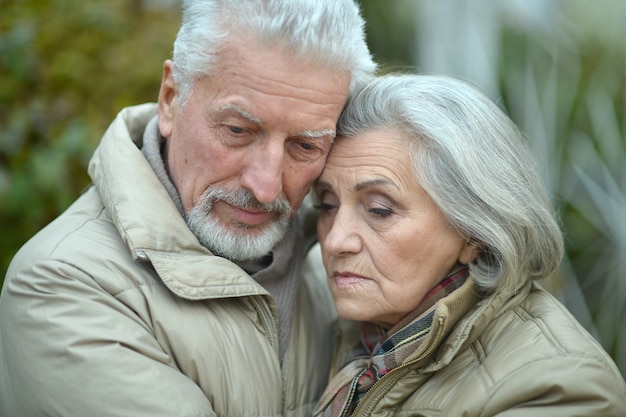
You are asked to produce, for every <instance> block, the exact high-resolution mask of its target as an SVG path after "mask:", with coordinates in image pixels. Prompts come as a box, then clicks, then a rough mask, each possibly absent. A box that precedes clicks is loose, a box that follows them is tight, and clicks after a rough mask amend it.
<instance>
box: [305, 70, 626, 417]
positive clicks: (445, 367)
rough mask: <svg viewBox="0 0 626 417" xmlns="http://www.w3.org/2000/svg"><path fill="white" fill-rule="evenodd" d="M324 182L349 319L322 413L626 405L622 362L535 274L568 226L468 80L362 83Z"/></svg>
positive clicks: (322, 195) (554, 262) (531, 411)
mask: <svg viewBox="0 0 626 417" xmlns="http://www.w3.org/2000/svg"><path fill="white" fill-rule="evenodd" d="M339 133H340V136H339V137H338V140H337V141H336V143H335V145H334V146H333V149H332V151H331V153H330V155H329V158H328V162H327V165H326V168H325V169H324V172H323V173H322V175H321V177H320V178H319V179H318V181H317V182H316V184H315V193H316V195H317V198H318V202H319V209H320V217H319V222H318V235H319V238H320V243H321V249H322V256H323V260H324V265H325V267H326V271H327V276H328V284H329V286H330V290H331V292H332V295H333V298H334V300H335V304H336V306H337V312H338V313H339V315H340V316H341V317H342V318H343V319H347V320H342V323H341V324H342V329H341V330H342V332H341V333H340V338H339V340H338V345H337V347H336V348H337V352H336V355H335V357H336V363H335V369H333V371H332V372H333V375H334V377H333V378H332V380H331V382H330V384H329V386H328V388H327V390H326V392H325V393H324V395H323V396H322V398H321V400H320V402H319V404H318V407H317V410H316V415H319V416H322V415H323V416H347V415H358V416H370V415H372V416H389V415H399V416H448V417H452V416H495V415H497V416H533V417H538V416H546V417H547V416H549V417H554V416H574V415H576V416H596V417H597V416H624V415H626V386H625V383H624V379H623V377H622V376H621V375H620V373H619V371H618V369H617V368H616V366H615V364H614V363H613V361H612V360H611V358H610V357H609V355H608V354H607V353H606V352H605V351H604V350H603V349H602V347H601V346H600V345H599V344H598V343H597V342H596V341H595V340H594V339H593V338H592V337H591V336H590V335H589V333H587V332H586V331H585V330H584V329H583V327H582V326H581V325H580V324H579V323H578V322H577V321H576V320H575V319H574V317H573V316H572V315H571V314H570V313H569V312H568V311H567V310H566V309H565V308H564V307H563V306H562V305H561V304H560V303H559V302H558V301H557V300H556V299H555V298H554V297H553V296H551V295H550V294H549V293H548V292H546V291H544V290H542V289H541V288H540V287H539V285H538V284H537V283H536V282H535V281H537V280H539V279H541V278H545V277H547V276H549V275H550V274H552V273H554V272H555V271H557V269H558V267H559V264H560V262H561V257H562V253H563V240H562V236H561V232H560V230H559V225H558V222H557V220H556V219H555V215H554V212H553V210H552V208H551V205H550V201H549V199H548V197H547V195H546V191H545V189H544V187H543V186H542V182H541V178H540V174H539V171H538V169H537V167H536V166H535V164H534V163H533V159H532V158H531V156H530V153H529V152H528V150H527V148H526V146H525V145H524V141H523V138H522V136H521V135H520V133H519V132H518V130H517V128H516V127H515V125H514V124H513V123H512V122H511V121H510V119H509V118H508V117H507V116H506V115H505V114H504V113H503V112H502V111H500V110H499V109H498V107H497V106H496V105H494V104H493V103H492V102H491V101H490V100H489V99H487V98H486V97H485V96H484V95H483V94H482V93H480V92H478V91H477V90H476V89H475V88H473V87H471V86H469V85H467V84H466V83H464V82H461V81H458V80H455V79H452V78H447V77H440V76H427V75H387V76H383V77H380V78H378V79H376V80H374V81H373V82H372V83H371V84H370V85H369V86H367V87H366V88H365V89H364V90H363V91H362V92H360V93H359V94H358V95H357V96H355V97H354V98H353V100H352V101H351V102H350V103H349V105H348V107H347V109H346V110H345V112H344V114H343V116H342V118H341V120H340V122H339Z"/></svg>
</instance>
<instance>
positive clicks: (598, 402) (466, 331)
mask: <svg viewBox="0 0 626 417" xmlns="http://www.w3.org/2000/svg"><path fill="white" fill-rule="evenodd" d="M476 294H477V291H476V288H475V287H474V284H473V281H471V280H468V281H467V282H466V283H465V284H464V285H463V286H462V287H461V288H459V289H458V290H457V291H455V292H453V293H452V294H451V295H450V296H448V297H446V298H444V299H443V300H441V302H440V305H439V306H438V307H437V310H436V312H435V316H434V318H433V329H432V330H431V332H430V334H429V336H428V339H427V340H426V341H425V342H424V343H423V344H422V345H421V346H420V348H419V351H417V352H414V354H412V355H411V356H410V358H409V359H408V360H407V361H406V362H405V365H404V366H402V367H399V368H396V369H395V370H394V371H392V372H390V373H389V374H387V375H386V376H385V377H383V378H381V379H380V380H379V381H378V382H377V383H376V384H375V385H374V386H373V387H372V388H371V389H370V390H369V391H368V393H367V394H366V396H365V397H364V398H363V399H362V400H361V402H360V403H359V406H358V408H357V410H355V414H354V415H358V416H377V417H382V416H403V417H409V416H414V417H417V416H429V417H431V416H432V417H434V416H439V417H460V416H463V417H478V416H480V417H487V416H498V417H513V416H515V417H522V416H527V417H559V416H562V417H566V416H567V417H573V416H590V417H608V416H614V417H617V416H626V385H625V384H624V379H623V377H622V376H621V375H620V373H619V371H618V369H617V368H616V366H615V364H614V362H613V361H612V359H611V358H610V357H609V355H608V354H607V353H606V352H605V351H604V350H603V349H602V348H601V347H600V345H599V344H598V343H597V342H596V341H595V340H594V339H593V337H591V335H590V334H589V333H588V332H587V331H586V330H585V329H583V327H582V326H581V325H580V324H579V323H578V322H577V321H576V320H575V319H574V318H573V316H572V315H571V314H570V313H569V312H568V311H567V310H566V309H565V307H563V306H562V305H561V304H560V303H559V302H558V301H557V300H556V299H555V298H554V297H553V296H552V295H550V294H549V293H548V292H546V291H544V290H542V289H541V288H539V287H538V286H537V285H536V284H531V283H530V282H527V283H526V284H523V285H522V286H521V287H520V288H518V291H516V292H515V293H510V294H499V295H497V296H492V297H488V298H484V299H479V298H478V296H477V295H476ZM341 323H342V326H343V330H342V339H341V341H340V343H339V344H338V345H341V348H340V349H339V351H338V353H337V356H336V359H335V361H334V362H335V365H334V366H335V367H337V366H339V364H341V363H345V361H346V360H347V357H346V356H345V355H346V352H347V351H348V347H349V346H354V342H355V340H357V338H358V328H357V327H356V326H355V325H354V323H348V322H341ZM335 370H336V369H335ZM332 373H334V371H333V372H332Z"/></svg>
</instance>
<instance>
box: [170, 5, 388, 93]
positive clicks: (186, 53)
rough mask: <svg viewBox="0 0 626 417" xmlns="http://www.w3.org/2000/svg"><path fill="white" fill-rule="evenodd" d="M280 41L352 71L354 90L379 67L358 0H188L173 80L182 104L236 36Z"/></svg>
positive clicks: (296, 52)
mask: <svg viewBox="0 0 626 417" xmlns="http://www.w3.org/2000/svg"><path fill="white" fill-rule="evenodd" d="M244 35H251V36H253V37H254V38H255V39H257V40H258V41H259V42H260V43H261V44H267V45H276V44H278V45H280V46H282V47H286V48H287V49H288V50H289V51H291V52H292V53H293V54H294V56H295V57H297V58H300V59H303V60H305V61H306V62H311V63H319V64H323V65H329V66H332V67H333V68H336V69H337V70H338V71H349V72H350V73H351V76H352V78H351V92H353V91H356V89H357V88H358V87H359V86H360V85H362V84H364V82H365V81H366V80H369V78H370V77H371V75H372V74H373V73H374V72H375V70H376V64H375V63H374V61H373V59H372V56H371V54H370V52H369V49H368V48H367V44H366V42H365V32H364V21H363V18H362V17H361V15H360V10H359V6H358V5H357V4H356V3H355V2H354V0H243V1H242V0H184V1H183V18H182V26H181V28H180V30H179V32H178V35H177V37H176V40H175V42H174V53H173V62H174V68H175V69H174V74H173V75H174V81H175V83H176V85H177V86H178V88H179V102H180V103H181V104H184V102H185V100H186V98H187V97H188V95H189V93H190V90H191V88H192V86H193V83H194V82H195V81H196V80H197V79H199V78H202V77H204V76H206V75H210V74H211V71H212V69H213V68H214V65H215V63H216V57H217V56H218V53H219V51H220V48H221V47H222V46H223V45H224V44H225V43H226V41H227V40H228V39H229V38H230V37H232V36H244Z"/></svg>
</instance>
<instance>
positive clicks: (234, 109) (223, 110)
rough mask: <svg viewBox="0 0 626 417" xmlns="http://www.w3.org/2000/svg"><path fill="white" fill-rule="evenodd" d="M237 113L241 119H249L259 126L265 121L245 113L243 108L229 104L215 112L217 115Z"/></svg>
mask: <svg viewBox="0 0 626 417" xmlns="http://www.w3.org/2000/svg"><path fill="white" fill-rule="evenodd" d="M229 111H232V112H235V113H237V114H239V115H240V116H241V117H243V118H245V119H248V120H249V121H251V122H252V123H255V124H257V125H262V124H263V121H262V120H261V119H260V118H258V117H257V116H255V115H253V114H252V113H249V112H247V111H245V110H244V109H242V108H241V107H239V106H238V105H236V104H227V105H225V106H223V107H220V108H219V109H217V110H216V111H215V112H216V113H226V112H229Z"/></svg>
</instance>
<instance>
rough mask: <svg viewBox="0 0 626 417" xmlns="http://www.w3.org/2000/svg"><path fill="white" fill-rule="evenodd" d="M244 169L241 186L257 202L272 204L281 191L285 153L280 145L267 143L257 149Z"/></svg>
mask: <svg viewBox="0 0 626 417" xmlns="http://www.w3.org/2000/svg"><path fill="white" fill-rule="evenodd" d="M255 152H258V154H254V155H252V156H251V161H250V163H249V165H248V166H247V167H246V168H245V170H244V172H243V174H242V178H241V185H242V186H243V187H244V188H246V189H248V190H250V191H251V192H252V193H253V194H254V196H255V197H256V199H257V200H259V202H261V203H264V204H269V203H272V202H273V201H274V200H275V199H276V198H278V197H279V196H280V194H281V192H282V190H283V174H284V168H285V167H284V165H285V151H284V149H283V146H282V144H280V145H278V144H272V143H267V144H265V146H263V147H261V148H260V149H258V148H257V150H256V151H255Z"/></svg>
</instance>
